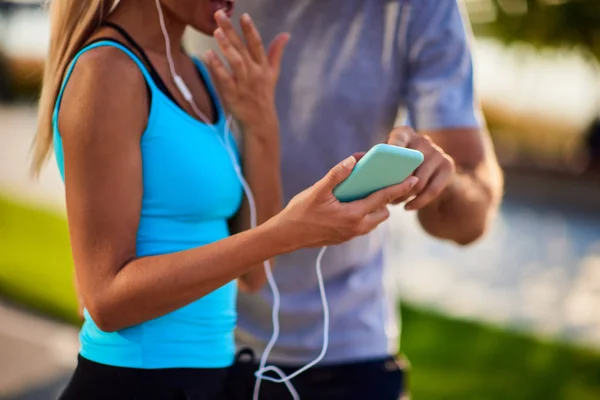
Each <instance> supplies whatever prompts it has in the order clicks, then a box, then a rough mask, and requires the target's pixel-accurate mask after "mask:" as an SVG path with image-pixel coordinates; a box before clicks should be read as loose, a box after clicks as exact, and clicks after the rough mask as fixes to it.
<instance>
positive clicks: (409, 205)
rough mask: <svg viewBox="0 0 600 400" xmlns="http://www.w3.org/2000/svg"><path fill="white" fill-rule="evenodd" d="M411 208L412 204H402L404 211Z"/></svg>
mask: <svg viewBox="0 0 600 400" xmlns="http://www.w3.org/2000/svg"><path fill="white" fill-rule="evenodd" d="M413 208H414V206H413V205H412V204H407V205H405V206H404V209H405V210H406V211H410V210H412V209H413Z"/></svg>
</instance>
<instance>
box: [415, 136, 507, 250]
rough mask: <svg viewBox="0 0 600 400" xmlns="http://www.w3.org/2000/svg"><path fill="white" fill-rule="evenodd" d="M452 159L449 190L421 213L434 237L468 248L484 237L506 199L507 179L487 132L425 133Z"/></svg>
mask: <svg viewBox="0 0 600 400" xmlns="http://www.w3.org/2000/svg"><path fill="white" fill-rule="evenodd" d="M422 133H423V134H424V135H426V136H428V137H429V138H430V139H431V140H432V141H433V143H435V144H436V145H438V146H439V147H440V148H441V149H442V150H443V151H444V152H445V153H446V154H447V155H449V156H450V157H451V158H452V159H453V161H454V165H455V173H454V175H453V176H452V179H451V180H450V181H449V183H448V186H447V187H446V188H445V189H444V190H443V191H442V192H441V193H440V195H439V196H438V197H437V198H436V199H434V200H433V201H431V203H429V204H428V205H426V206H425V207H424V208H422V209H420V210H419V211H418V216H419V222H420V223H421V226H422V227H423V229H425V231H427V232H428V233H429V234H430V235H432V236H435V237H438V238H441V239H447V240H452V241H454V242H456V243H458V244H461V245H466V244H469V243H471V242H473V241H475V240H477V239H478V238H479V237H481V236H482V235H483V234H484V233H485V232H486V230H487V226H488V223H489V221H490V220H491V217H492V216H493V215H494V214H495V211H496V210H497V208H498V205H499V204H500V200H501V198H502V188H503V176H502V171H501V169H500V167H499V166H498V163H497V160H496V157H495V154H494V150H493V147H492V144H491V140H490V138H489V135H488V134H487V131H484V130H479V129H474V128H455V129H447V130H437V131H424V132H422Z"/></svg>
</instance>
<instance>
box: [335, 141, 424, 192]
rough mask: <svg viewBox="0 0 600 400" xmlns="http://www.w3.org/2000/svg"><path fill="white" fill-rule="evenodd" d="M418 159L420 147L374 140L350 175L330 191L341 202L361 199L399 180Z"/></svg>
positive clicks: (407, 173) (415, 166)
mask: <svg viewBox="0 0 600 400" xmlns="http://www.w3.org/2000/svg"><path fill="white" fill-rule="evenodd" d="M422 162H423V154H422V153H421V152H420V151H417V150H411V149H406V148H404V147H398V146H392V145H389V144H378V145H376V146H374V147H372V148H371V150H369V151H368V152H367V153H366V154H365V155H364V156H363V157H362V158H361V159H360V160H359V161H358V162H357V163H356V165H355V166H354V170H353V171H352V173H351V174H350V176H349V177H348V178H346V180H345V181H343V182H342V183H340V184H339V185H338V186H336V187H335V189H334V190H333V194H334V196H335V197H336V198H337V199H338V200H339V201H341V202H350V201H355V200H360V199H363V198H365V197H367V196H369V195H370V194H371V193H374V192H376V191H378V190H381V189H384V188H386V187H388V186H393V185H397V184H399V183H401V182H402V181H404V180H405V179H406V178H408V177H409V176H410V175H411V174H412V173H413V172H414V171H415V170H416V169H417V167H418V166H419V165H421V163H422Z"/></svg>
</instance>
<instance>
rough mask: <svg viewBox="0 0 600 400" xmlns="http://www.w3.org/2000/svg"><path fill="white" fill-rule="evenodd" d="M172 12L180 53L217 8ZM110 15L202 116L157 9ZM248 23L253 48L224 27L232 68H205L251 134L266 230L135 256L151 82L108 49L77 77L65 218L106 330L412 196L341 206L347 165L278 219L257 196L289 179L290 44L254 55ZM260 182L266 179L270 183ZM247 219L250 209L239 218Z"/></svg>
mask: <svg viewBox="0 0 600 400" xmlns="http://www.w3.org/2000/svg"><path fill="white" fill-rule="evenodd" d="M163 5H164V10H165V22H166V25H167V27H168V31H169V33H170V35H171V40H172V41H173V42H172V43H171V44H172V48H173V49H179V48H181V35H182V33H183V31H184V28H185V27H186V25H191V26H193V27H194V28H196V29H198V30H200V31H203V32H211V31H212V29H215V28H217V22H215V18H214V17H213V16H212V7H211V3H210V2H209V1H199V0H164V2H163ZM110 18H111V20H113V21H115V22H117V23H119V24H120V25H121V26H123V27H124V28H125V29H126V30H127V31H128V32H129V33H130V34H131V35H132V36H133V37H134V38H135V39H136V41H138V42H139V43H140V45H141V46H142V47H143V48H144V49H145V50H147V52H148V55H149V57H150V59H151V61H152V63H153V64H154V65H155V67H156V68H157V70H158V73H159V74H160V75H161V76H162V78H163V80H164V81H165V82H166V84H167V85H168V86H169V89H170V90H171V92H172V93H173V94H174V96H175V97H176V100H177V101H178V102H179V104H180V105H182V106H183V107H184V108H185V109H186V110H187V111H188V113H190V115H193V114H192V112H191V111H192V110H191V109H190V108H189V107H188V105H187V104H186V103H185V102H184V101H183V99H181V96H180V95H179V93H178V91H177V90H176V88H175V87H174V85H173V84H172V79H171V78H170V75H169V73H168V69H167V62H166V56H165V49H164V42H163V39H162V35H161V33H160V27H159V24H158V15H157V12H156V8H155V5H154V3H153V2H149V1H146V0H129V1H126V2H123V4H122V5H121V6H119V8H117V11H116V12H115V13H114V14H113V15H112V16H111V17H110ZM211 18H212V19H211ZM219 21H222V20H221V19H219ZM244 24H246V28H245V30H246V38H245V40H242V39H241V38H237V40H239V41H240V42H241V43H246V45H245V48H244V49H241V48H238V47H237V46H236V45H235V43H236V39H235V38H234V37H232V36H230V35H229V36H228V35H227V32H228V28H227V26H226V24H223V23H222V22H219V26H218V27H219V28H220V29H221V30H222V31H223V32H224V36H223V37H222V38H221V39H219V42H220V45H221V48H222V50H223V52H224V54H225V55H226V61H227V62H228V64H229V65H230V66H231V72H228V73H225V70H224V69H223V64H220V63H218V62H217V61H216V60H215V59H212V60H211V57H210V56H209V62H208V64H209V67H210V69H211V71H212V72H213V76H214V78H215V80H216V83H217V86H218V88H219V89H220V91H221V93H220V95H221V97H222V98H223V100H224V102H225V106H226V107H227V109H228V110H229V111H230V112H231V113H232V114H233V115H234V117H236V119H238V120H239V121H240V123H241V125H242V126H243V129H244V142H245V144H244V146H245V147H244V151H245V152H247V153H246V156H245V159H244V165H243V168H244V170H245V172H246V175H247V177H248V181H249V183H250V186H251V187H252V188H253V189H254V192H255V193H256V194H257V198H256V200H257V208H258V212H259V222H262V224H261V225H259V227H258V228H256V229H250V230H245V231H242V232H240V233H237V234H234V235H232V236H230V237H228V238H226V239H223V240H220V241H218V242H215V243H212V244H209V245H206V246H202V247H197V248H192V249H189V250H186V251H181V252H176V253H171V254H163V255H156V256H149V257H137V256H136V233H137V228H138V225H139V220H140V212H141V202H142V195H143V185H142V154H141V150H140V145H139V144H140V140H141V135H142V133H143V131H144V129H145V127H146V124H147V121H148V106H147V102H148V99H147V92H146V87H145V82H144V79H143V76H142V74H141V72H140V71H139V69H138V67H137V66H136V65H135V63H133V61H132V60H131V59H130V58H128V57H127V56H126V55H125V54H123V53H122V52H120V51H119V50H117V49H114V48H110V47H102V48H98V49H94V50H93V51H90V52H87V53H85V54H84V55H83V56H82V57H81V58H80V60H79V61H78V63H77V66H76V67H75V69H74V72H73V75H72V76H71V79H70V80H69V83H68V85H67V88H66V91H65V93H64V97H63V101H62V104H61V111H60V115H59V127H60V132H61V136H62V140H63V149H64V159H65V189H66V199H67V215H68V221H69V230H70V235H71V245H72V251H73V258H74V261H75V268H76V276H77V282H78V285H79V290H80V293H81V297H82V304H85V305H86V309H87V310H88V312H89V313H90V315H91V316H92V318H93V320H94V322H95V323H96V325H97V326H98V327H99V328H100V329H102V330H104V331H107V332H111V331H115V330H120V329H123V328H126V327H129V326H133V325H136V324H139V323H142V322H145V321H148V320H151V319H154V318H157V317H159V316H162V315H164V314H167V313H169V312H172V311H174V310H176V309H178V308H181V307H183V306H185V305H187V304H189V303H191V302H193V301H195V300H197V299H199V298H201V297H202V296H204V295H206V294H208V293H210V292H212V291H213V290H215V289H217V288H219V287H221V286H222V285H224V284H225V283H227V282H229V281H231V280H233V279H236V278H240V277H242V281H244V280H245V279H246V278H244V277H246V276H248V275H247V274H250V276H252V273H253V272H254V271H255V270H256V268H257V266H258V265H260V264H261V263H262V262H263V260H267V259H270V258H273V257H276V256H278V255H280V254H283V253H286V252H291V251H295V250H297V249H300V248H303V247H320V246H323V245H331V244H338V243H342V242H344V241H347V240H350V239H352V238H354V237H356V236H359V235H363V234H366V233H368V232H370V231H371V230H373V229H374V228H375V227H376V226H377V225H378V224H380V223H381V222H383V221H384V220H385V219H387V218H388V216H389V212H388V210H387V207H386V206H387V204H389V203H390V202H391V201H393V200H394V199H396V198H399V197H401V196H404V195H406V194H407V193H408V192H409V191H410V190H411V189H412V187H413V186H414V185H415V184H416V182H418V179H417V178H410V179H407V180H406V181H405V182H403V183H402V184H400V185H396V186H394V187H390V188H388V189H385V190H382V191H380V192H377V193H375V194H373V195H371V196H370V197H368V198H366V199H364V200H360V201H356V202H353V203H348V204H346V203H345V204H342V203H340V202H338V201H337V200H336V199H335V197H334V196H333V194H332V190H333V188H334V187H335V186H336V185H337V184H339V183H340V182H342V181H343V180H344V179H345V178H346V177H348V175H349V174H350V172H351V171H352V168H353V167H354V165H355V163H356V159H355V158H354V157H349V158H348V159H346V160H344V161H343V162H341V163H340V164H338V165H337V166H336V167H334V168H333V169H332V170H331V171H330V172H329V173H328V174H327V175H326V176H325V177H324V178H323V179H322V180H320V181H319V182H317V183H316V184H315V185H313V186H312V187H311V188H308V189H307V190H306V191H304V192H303V193H301V194H299V195H298V196H296V197H295V198H294V199H292V201H291V202H290V203H289V204H288V205H287V206H286V208H285V209H284V210H282V211H281V212H279V213H277V211H278V210H277V209H278V208H279V204H280V203H277V202H274V201H273V198H272V196H268V197H267V196H261V195H260V194H259V192H264V193H267V194H271V195H272V194H273V193H275V194H277V193H280V192H281V188H280V177H279V175H278V172H274V171H278V168H273V164H274V163H275V162H276V161H273V159H275V160H278V157H279V155H278V153H277V152H278V135H279V133H278V123H277V120H276V114H275V111H274V110H275V106H274V102H273V96H274V88H275V84H276V81H277V76H278V70H279V60H280V58H281V53H282V52H283V48H284V46H285V42H286V41H287V38H286V36H285V35H284V36H281V37H280V38H279V39H276V40H275V41H274V42H273V43H272V44H271V46H270V48H269V50H268V51H267V56H266V57H265V58H264V59H262V58H260V52H257V51H258V50H259V49H258V47H257V44H258V43H260V38H259V37H258V34H257V33H256V32H255V30H254V29H253V28H252V25H251V24H247V22H244ZM250 28H252V29H250ZM100 35H102V36H105V35H116V34H114V33H113V32H112V31H110V32H108V31H106V30H101V31H99V32H97V33H95V34H94V35H93V36H92V37H91V38H90V40H92V39H93V38H94V37H97V36H100ZM252 35H254V37H252ZM119 39H120V38H119ZM161 46H162V47H161ZM173 58H174V62H175V68H176V69H177V71H178V72H179V74H180V75H181V76H182V77H183V79H184V81H185V82H186V83H187V85H188V86H189V88H190V90H191V92H192V93H193V96H194V98H195V99H196V102H197V105H198V107H199V108H200V110H201V111H202V112H203V113H204V114H206V115H207V116H208V118H209V119H214V117H215V116H214V115H211V107H210V103H209V97H208V94H207V92H206V89H205V88H204V86H203V85H202V83H201V82H200V81H199V79H198V77H197V75H196V71H195V70H194V67H193V64H192V61H191V60H190V59H189V57H188V56H186V55H185V54H184V53H182V52H179V51H175V52H174V54H173ZM240 60H241V61H240ZM259 176H261V177H264V176H267V177H268V179H266V178H265V179H264V182H262V183H261V182H260V180H258V179H257V177H259ZM267 200H268V201H267ZM266 203H269V204H266ZM273 203H274V205H273ZM246 212H247V210H244V209H242V211H241V214H240V216H244V213H246ZM241 229H243V227H242V228H241ZM252 284H253V283H252V282H250V283H247V285H249V286H251V285H252Z"/></svg>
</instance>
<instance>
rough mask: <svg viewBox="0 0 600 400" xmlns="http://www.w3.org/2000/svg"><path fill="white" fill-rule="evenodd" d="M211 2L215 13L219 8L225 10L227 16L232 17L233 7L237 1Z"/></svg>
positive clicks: (216, 0) (219, 0)
mask: <svg viewBox="0 0 600 400" xmlns="http://www.w3.org/2000/svg"><path fill="white" fill-rule="evenodd" d="M211 4H212V6H213V13H216V12H217V11H219V10H223V11H225V14H226V15H227V17H229V18H231V16H232V15H233V8H234V4H235V2H234V1H232V0H212V1H211Z"/></svg>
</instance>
